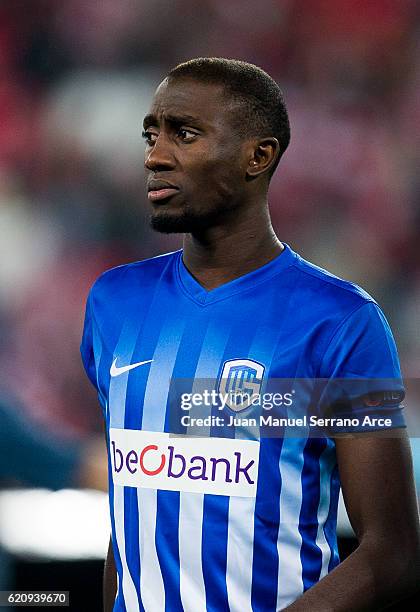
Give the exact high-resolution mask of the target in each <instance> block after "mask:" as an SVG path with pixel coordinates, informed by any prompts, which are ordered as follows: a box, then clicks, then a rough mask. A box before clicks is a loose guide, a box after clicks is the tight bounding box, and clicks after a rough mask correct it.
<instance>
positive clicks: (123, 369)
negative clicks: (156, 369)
mask: <svg viewBox="0 0 420 612" xmlns="http://www.w3.org/2000/svg"><path fill="white" fill-rule="evenodd" d="M117 359H118V357H116V358H115V359H114V362H113V364H112V366H111V369H110V371H109V373H110V374H111V376H119V375H120V374H124V372H129V371H130V370H134V368H138V367H139V366H142V365H145V364H146V363H152V361H153V359H148V360H147V361H139V362H138V363H131V364H130V365H126V366H122V367H120V368H118V367H117Z"/></svg>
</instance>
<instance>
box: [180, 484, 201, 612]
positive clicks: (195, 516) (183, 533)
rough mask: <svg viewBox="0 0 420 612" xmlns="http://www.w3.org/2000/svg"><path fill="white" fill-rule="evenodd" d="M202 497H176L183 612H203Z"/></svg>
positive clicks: (190, 494) (195, 494) (186, 494)
mask: <svg viewBox="0 0 420 612" xmlns="http://www.w3.org/2000/svg"><path fill="white" fill-rule="evenodd" d="M203 504H204V495H203V494H202V493H182V492H181V493H180V494H179V566H180V568H179V570H180V571H179V580H180V595H181V601H182V607H183V608H184V610H185V612H206V610H207V607H206V591H205V586H204V578H203V567H202V547H201V543H202V528H203Z"/></svg>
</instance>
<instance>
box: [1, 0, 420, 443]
mask: <svg viewBox="0 0 420 612" xmlns="http://www.w3.org/2000/svg"><path fill="white" fill-rule="evenodd" d="M419 51H420V4H419V3H418V2H417V1H416V0H260V1H259V2H254V1H251V0H200V1H199V2H197V1H196V0H65V2H63V1H62V0H30V1H28V0H3V1H2V2H1V4H0V117H1V120H0V338H1V344H0V371H1V373H2V374H1V377H2V378H1V381H0V389H2V390H3V391H4V397H6V396H7V398H9V399H8V402H9V403H10V404H11V405H13V406H16V407H17V406H18V407H19V408H18V410H19V411H22V413H23V414H27V415H28V416H29V418H31V419H33V420H34V422H36V423H37V426H40V427H42V428H45V430H46V431H51V432H52V433H53V434H54V435H57V436H60V437H62V438H63V439H65V440H67V441H68V443H73V442H74V441H77V440H84V439H86V438H88V437H89V436H91V435H92V434H94V433H99V432H100V431H101V417H100V410H99V408H98V406H97V401H96V397H95V394H94V392H93V390H92V389H91V388H90V385H89V383H88V382H87V380H86V377H85V375H84V373H83V372H82V367H81V364H80V360H79V357H78V346H79V341H80V334H81V328H82V321H83V314H84V303H85V300H86V296H87V292H88V289H89V287H90V285H91V284H92V282H93V280H94V279H95V278H96V277H97V276H98V274H99V273H100V272H101V271H103V270H105V269H106V268H109V267H111V266H113V265H118V264H120V263H124V262H127V261H133V260H136V259H142V258H145V257H150V256H153V255H156V254H158V253H161V252H165V251H169V250H173V249H175V248H178V247H179V245H180V239H179V237H174V236H169V237H168V236H163V235H159V234H155V233H153V232H152V230H150V229H149V227H148V210H147V200H146V198H145V189H144V175H143V167H142V166H143V143H142V140H141V120H142V117H143V115H144V114H145V112H146V110H147V107H148V103H149V101H150V98H151V95H152V92H153V90H154V88H155V87H156V85H157V84H158V83H159V82H160V80H161V79H162V78H163V76H164V75H165V73H166V71H167V70H168V69H169V68H171V67H172V66H174V65H175V64H177V63H178V62H180V61H183V60H186V59H189V58H191V57H197V56H200V55H206V56H209V55H214V56H223V57H234V58H238V59H244V60H247V61H250V62H253V63H256V64H258V65H259V66H261V67H262V68H264V69H266V70H267V71H268V72H269V73H270V74H271V75H272V76H273V77H274V78H275V79H276V80H277V82H278V83H279V84H280V86H281V87H282V89H283V91H284V94H285V98H286V102H287V105H288V108H289V113H290V119H291V126H292V140H291V145H290V148H289V150H288V151H287V152H286V154H285V156H284V159H283V160H282V162H281V163H280V166H279V169H278V171H277V173H276V174H275V176H274V179H273V181H272V186H271V190H270V205H271V211H272V216H273V220H274V223H275V227H276V229H277V232H278V235H279V237H280V239H281V240H284V241H285V242H287V243H289V244H290V245H291V246H292V247H293V248H295V249H296V250H298V251H299V252H300V253H301V254H303V255H304V256H305V257H307V258H308V259H311V260H312V261H314V262H315V263H317V264H319V265H321V266H324V267H327V268H328V269H329V270H331V271H333V272H335V273H336V274H338V275H340V276H343V277H345V278H347V279H349V280H352V281H355V282H357V283H359V284H361V285H362V286H363V287H364V288H365V289H367V290H368V291H369V292H370V293H371V294H372V295H373V296H374V297H375V298H376V299H377V300H378V301H379V302H380V304H381V305H382V306H383V308H384V310H385V313H386V315H387V317H388V319H389V320H390V322H391V325H392V327H393V330H394V333H395V336H396V338H397V341H398V345H399V350H400V356H401V361H402V365H403V370H404V374H405V375H406V376H412V377H414V376H417V375H418V372H419V367H420V256H419V255H420V251H419V244H420V181H419V176H420V175H419V173H418V169H417V168H418V162H419V161H420V160H419V157H420V146H419V145H420V100H419V98H418V83H419V77H420V62H419V61H418V60H419ZM6 393H7V395H6ZM15 409H17V408H15Z"/></svg>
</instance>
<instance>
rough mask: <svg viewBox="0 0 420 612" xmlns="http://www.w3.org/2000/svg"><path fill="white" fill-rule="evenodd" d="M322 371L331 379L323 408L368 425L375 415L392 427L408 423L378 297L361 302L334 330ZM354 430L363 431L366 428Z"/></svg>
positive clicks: (396, 363)
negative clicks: (388, 422) (403, 409)
mask: <svg viewBox="0 0 420 612" xmlns="http://www.w3.org/2000/svg"><path fill="white" fill-rule="evenodd" d="M320 376H321V378H325V379H329V382H328V385H327V389H326V390H325V392H324V394H323V400H322V406H323V411H324V410H325V409H326V408H328V410H329V411H330V413H331V414H333V416H340V417H342V418H354V419H355V421H354V422H355V423H356V421H357V420H358V421H359V424H362V423H365V424H367V425H369V423H370V422H371V421H372V419H379V418H382V417H383V418H388V419H391V421H392V425H391V426H390V427H404V426H405V424H404V418H403V416H402V406H401V401H402V400H403V399H404V394H405V392H404V385H403V381H402V377H401V369H400V363H399V358H398V352H397V347H396V344H395V340H394V338H393V335H392V332H391V329H390V326H389V324H388V322H387V320H386V318H385V316H384V314H383V312H382V311H381V309H380V308H379V306H378V305H377V304H375V303H374V302H366V303H364V304H363V305H361V306H359V307H358V308H357V309H356V310H355V311H353V312H352V313H351V314H350V315H348V316H347V318H346V319H345V320H344V321H343V322H342V323H341V324H340V325H339V327H338V328H337V329H336V331H335V333H334V334H333V336H332V338H331V340H330V341H329V344H328V346H327V348H326V350H325V353H324V357H323V360H322V364H321V369H320ZM355 417H357V418H355ZM365 417H369V418H367V419H365ZM371 417H372V418H371ZM350 429H351V430H352V431H353V430H354V431H362V430H366V427H361V429H358V428H357V427H356V426H355V427H354V428H350ZM372 429H374V427H372Z"/></svg>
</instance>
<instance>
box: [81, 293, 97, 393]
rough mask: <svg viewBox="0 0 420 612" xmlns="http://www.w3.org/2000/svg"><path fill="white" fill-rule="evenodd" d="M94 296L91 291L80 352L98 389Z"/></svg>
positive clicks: (86, 368) (87, 303)
mask: <svg viewBox="0 0 420 612" xmlns="http://www.w3.org/2000/svg"><path fill="white" fill-rule="evenodd" d="M91 302H92V297H91V293H89V296H88V299H87V302H86V312H85V322H84V326H83V335H82V342H81V345H80V353H81V356H82V363H83V366H84V368H85V370H86V374H87V375H88V378H89V380H90V381H91V383H92V384H93V385H94V387H95V388H96V389H97V387H98V385H97V380H96V368H95V357H94V352H93V330H92V324H93V320H92V304H91Z"/></svg>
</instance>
